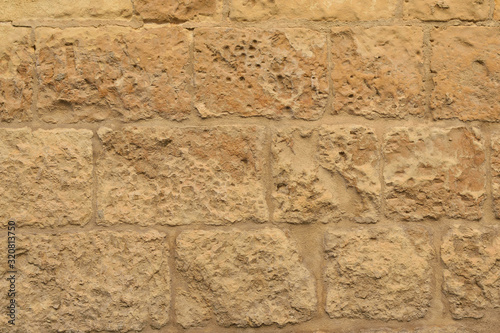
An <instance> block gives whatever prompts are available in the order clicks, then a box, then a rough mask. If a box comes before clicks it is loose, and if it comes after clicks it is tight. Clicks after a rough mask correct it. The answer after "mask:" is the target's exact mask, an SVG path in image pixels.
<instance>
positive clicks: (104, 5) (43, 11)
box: [0, 0, 133, 21]
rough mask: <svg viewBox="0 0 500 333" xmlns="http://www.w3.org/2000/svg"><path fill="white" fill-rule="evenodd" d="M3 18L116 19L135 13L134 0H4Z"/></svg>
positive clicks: (0, 16) (1, 2)
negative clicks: (131, 0)
mask: <svg viewBox="0 0 500 333" xmlns="http://www.w3.org/2000/svg"><path fill="white" fill-rule="evenodd" d="M0 8H2V10H1V11H0V21H14V20H21V19H91V18H94V19H112V18H129V17H130V16H132V11H133V10H132V3H131V2H130V0H90V1H89V0H0Z"/></svg>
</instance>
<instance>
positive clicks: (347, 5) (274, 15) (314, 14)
mask: <svg viewBox="0 0 500 333" xmlns="http://www.w3.org/2000/svg"><path fill="white" fill-rule="evenodd" d="M397 4H398V2H397V1H396V0H375V1H371V2H369V3H367V2H366V1H364V0H352V1H343V0H341V1H331V0H318V1H310V0H291V1H286V0H272V1H269V0H255V1H246V0H232V1H231V9H230V14H229V15H230V17H231V18H232V19H234V20H238V21H254V20H267V19H283V20H290V19H308V20H317V21H319V20H338V21H357V20H361V21H371V20H380V19H387V18H391V17H394V15H395V12H396V6H397Z"/></svg>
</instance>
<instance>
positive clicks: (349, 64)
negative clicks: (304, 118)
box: [331, 27, 425, 118]
mask: <svg viewBox="0 0 500 333" xmlns="http://www.w3.org/2000/svg"><path fill="white" fill-rule="evenodd" d="M331 41H332V62H333V70H332V74H331V76H332V82H333V89H334V98H333V112H334V113H348V114H354V115H361V116H365V117H367V118H375V117H379V116H380V117H392V118H405V117H406V116H408V115H421V114H423V113H424V112H425V96H424V93H425V88H424V78H423V72H424V70H423V62H424V60H423V52H422V48H423V31H422V28H420V27H372V28H364V27H352V28H346V27H336V28H333V29H332V34H331Z"/></svg>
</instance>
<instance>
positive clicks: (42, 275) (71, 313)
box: [0, 230, 170, 333]
mask: <svg viewBox="0 0 500 333" xmlns="http://www.w3.org/2000/svg"><path fill="white" fill-rule="evenodd" d="M19 234H20V236H18V239H17V263H16V267H17V270H18V272H17V274H16V277H17V278H16V290H17V291H18V292H17V295H16V301H17V304H18V314H17V318H16V325H15V326H14V327H9V328H7V323H6V320H2V321H1V322H0V331H1V332H13V333H14V332H15V333H39V332H89V333H90V332H101V331H105V332H131V331H134V332H137V331H140V330H142V329H144V328H146V327H148V326H150V325H151V326H152V327H154V328H160V327H162V326H164V325H166V324H167V322H168V320H169V307H170V277H169V274H170V273H169V269H168V263H167V260H168V245H167V240H166V236H165V235H164V234H162V233H159V232H157V231H148V232H137V231H134V232H128V231H127V232H116V231H95V230H94V231H85V232H76V233H53V234H50V235H48V234H37V235H24V234H23V233H22V232H20V233H19ZM2 243H3V241H2ZM2 252H4V251H2ZM2 254H3V253H2ZM2 262H4V261H2ZM0 271H1V273H2V274H1V277H2V280H4V279H5V278H6V272H5V270H4V265H1V269H0Z"/></svg>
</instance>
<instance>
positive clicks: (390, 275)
mask: <svg viewBox="0 0 500 333" xmlns="http://www.w3.org/2000/svg"><path fill="white" fill-rule="evenodd" d="M430 240H431V239H430V236H429V234H428V233H427V232H426V230H425V229H423V228H404V229H403V228H401V227H395V226H391V227H389V228H377V227H372V228H357V229H344V230H332V231H330V232H328V233H327V234H326V237H325V251H326V253H327V259H326V260H327V266H326V283H327V287H326V288H327V291H326V292H327V294H326V312H327V313H328V314H329V315H330V317H331V318H345V317H347V318H366V319H378V320H400V321H409V320H413V319H418V318H422V317H423V316H424V315H425V314H426V313H427V310H428V309H429V307H430V300H431V279H432V278H431V277H432V274H433V272H432V269H431V265H430V260H431V259H432V258H433V256H434V252H433V250H432V247H431V245H430Z"/></svg>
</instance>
